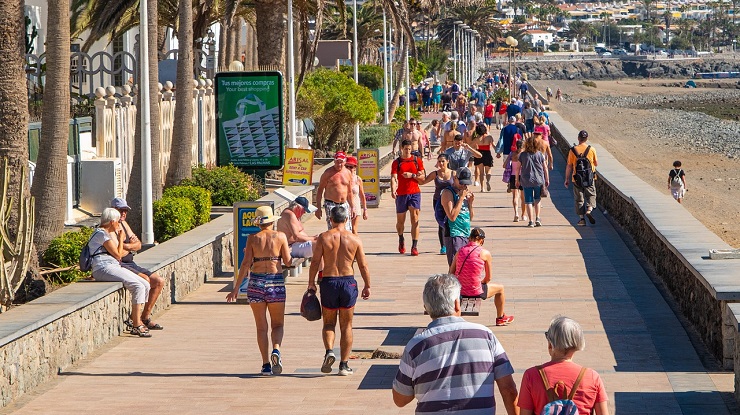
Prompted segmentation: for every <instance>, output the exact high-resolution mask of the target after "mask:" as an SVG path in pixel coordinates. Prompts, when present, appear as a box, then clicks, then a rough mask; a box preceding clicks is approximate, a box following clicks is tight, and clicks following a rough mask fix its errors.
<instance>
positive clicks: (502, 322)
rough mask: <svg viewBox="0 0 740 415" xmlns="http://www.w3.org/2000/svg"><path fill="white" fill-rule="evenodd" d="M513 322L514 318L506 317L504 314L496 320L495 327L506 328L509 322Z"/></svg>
mask: <svg viewBox="0 0 740 415" xmlns="http://www.w3.org/2000/svg"><path fill="white" fill-rule="evenodd" d="M512 321H514V316H507V315H506V314H504V315H503V316H501V317H497V318H496V325H497V326H508V325H509V324H511V322H512Z"/></svg>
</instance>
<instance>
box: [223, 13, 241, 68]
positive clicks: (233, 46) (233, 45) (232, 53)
mask: <svg viewBox="0 0 740 415" xmlns="http://www.w3.org/2000/svg"><path fill="white" fill-rule="evenodd" d="M241 32H242V25H241V23H240V22H239V21H238V20H236V19H235V20H234V21H233V22H232V23H231V27H230V28H229V60H228V64H229V65H231V62H234V61H238V60H239V39H240V38H241ZM226 66H227V67H228V65H226Z"/></svg>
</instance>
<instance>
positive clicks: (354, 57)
mask: <svg viewBox="0 0 740 415" xmlns="http://www.w3.org/2000/svg"><path fill="white" fill-rule="evenodd" d="M352 6H353V7H352V63H354V65H353V66H354V67H355V83H356V84H358V85H359V83H360V76H359V75H358V68H359V66H360V61H359V59H358V58H357V0H353V1H352ZM291 52H292V51H291ZM359 149H360V122H359V121H356V122H355V151H358V150H359Z"/></svg>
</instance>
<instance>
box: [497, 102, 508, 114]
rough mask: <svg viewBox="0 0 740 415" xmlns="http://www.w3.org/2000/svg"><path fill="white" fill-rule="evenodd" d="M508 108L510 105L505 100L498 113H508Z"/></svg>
mask: <svg viewBox="0 0 740 415" xmlns="http://www.w3.org/2000/svg"><path fill="white" fill-rule="evenodd" d="M508 108H509V106H508V105H506V103H505V102H502V103H501V108H499V109H498V113H499V114H501V115H504V114H506V110H507V109H508Z"/></svg>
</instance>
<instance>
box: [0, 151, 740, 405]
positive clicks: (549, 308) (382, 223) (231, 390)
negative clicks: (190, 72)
mask: <svg viewBox="0 0 740 415" xmlns="http://www.w3.org/2000/svg"><path fill="white" fill-rule="evenodd" d="M497 162H498V161H497ZM498 163H500V162H498ZM499 165H500V164H499ZM431 168H433V167H432V166H431V165H430V166H428V169H431ZM387 170H388V168H386V172H385V173H386V174H388V172H387ZM562 171H563V160H562V158H558V159H557V160H556V170H555V171H554V172H553V174H552V180H551V181H552V183H553V184H552V186H551V195H552V198H551V199H549V200H546V201H545V208H544V210H543V213H542V221H543V224H544V226H543V227H541V228H527V227H526V224H525V223H521V222H520V223H513V222H512V219H513V212H512V208H511V203H510V195H509V194H507V193H506V192H505V186H504V184H503V183H502V182H501V181H500V178H499V177H500V175H499V173H500V172H501V170H500V169H498V168H496V169H495V170H494V173H495V174H494V179H492V181H493V185H494V189H493V191H492V192H490V193H476V200H475V207H476V208H475V210H476V217H475V218H474V221H473V222H474V224H475V225H478V226H482V227H483V228H484V229H485V230H486V234H487V235H488V239H487V240H486V245H485V246H486V247H487V248H488V249H490V250H491V251H492V253H493V256H494V260H495V269H496V276H495V278H494V279H495V281H497V282H501V283H503V284H504V285H505V286H506V293H507V306H506V312H507V314H513V315H514V316H515V317H516V319H515V320H514V322H513V324H512V325H510V326H508V327H495V326H494V324H493V323H494V307H493V304H492V302H485V303H484V305H483V307H482V308H483V310H482V313H481V315H480V316H478V317H469V318H468V319H469V320H471V321H473V322H478V323H482V324H485V325H487V326H489V327H491V329H492V330H493V332H494V333H495V334H496V336H497V337H498V338H499V340H500V341H501V342H502V343H503V346H504V348H505V349H506V351H507V353H508V355H509V357H510V359H511V361H512V363H513V365H514V368H515V369H516V374H515V379H516V380H517V382H519V381H520V379H521V375H522V373H523V372H524V370H525V369H527V368H528V367H530V366H533V365H536V364H539V363H542V362H544V361H546V360H548V354H547V343H546V341H545V338H544V336H543V333H544V331H545V330H546V329H547V327H548V324H549V321H550V319H551V318H552V317H553V316H554V315H556V314H565V315H568V316H570V317H572V318H574V319H576V320H578V321H579V322H580V323H581V325H582V326H583V328H584V330H585V334H586V350H585V351H583V352H579V353H577V354H576V357H575V360H576V362H577V363H580V364H583V365H586V366H588V367H591V368H594V369H595V370H597V371H598V372H599V373H600V374H601V376H602V377H603V379H604V382H605V384H606V388H607V391H608V393H609V406H610V410H611V413H616V414H630V415H637V414H712V415H722V414H730V413H737V412H735V411H736V410H737V407H736V406H734V402H732V395H731V391H732V388H733V375H732V374H731V373H729V372H718V373H712V372H708V371H707V369H705V367H704V366H703V365H702V363H701V361H700V359H699V357H698V355H697V352H696V351H695V349H694V348H693V346H692V344H691V342H690V340H689V337H688V336H687V334H686V331H685V330H684V329H683V327H682V326H681V324H680V323H679V321H678V319H677V318H676V317H675V315H674V314H673V313H672V311H671V310H670V309H669V307H668V306H667V304H666V302H665V301H664V300H663V298H662V297H661V295H660V294H659V292H658V291H657V290H656V288H655V287H654V286H653V284H652V283H651V281H650V279H649V278H648V276H647V275H646V274H645V272H644V271H643V269H642V268H641V266H640V264H639V263H638V261H637V260H636V259H635V257H634V256H633V255H632V254H631V253H630V251H629V249H628V248H627V247H626V246H625V244H624V243H623V241H622V239H621V238H620V237H619V235H618V234H617V232H616V231H615V229H614V228H613V227H612V226H611V225H610V224H609V222H608V220H607V219H606V218H605V217H604V216H602V215H601V214H600V213H599V214H597V215H596V220H597V224H596V225H595V226H588V227H576V226H574V225H575V222H576V218H575V215H574V214H573V213H572V210H573V207H572V196H571V193H570V191H569V190H566V189H565V188H564V187H563V186H562V183H563V176H562ZM431 191H432V189H431V188H430V187H429V186H427V187H425V188H424V195H423V206H424V208H425V210H424V212H423V214H422V224H421V225H422V227H421V230H422V236H421V242H420V250H421V255H420V256H418V257H411V256H408V255H400V254H398V253H397V251H396V243H397V238H396V235H395V230H394V223H395V214H394V207H393V203H392V201H391V199H390V197H388V196H385V197H384V199H383V202H382V205H381V207H380V208H379V209H373V210H370V212H369V214H370V219H369V220H368V221H367V222H362V223H361V224H360V233H361V236H362V238H363V241H364V243H365V250H366V252H367V254H368V260H369V264H370V270H371V274H372V293H371V294H372V295H371V298H370V299H369V300H367V301H359V302H358V305H357V309H356V313H355V330H354V349H355V352H356V353H357V354H358V355H366V354H367V353H363V352H372V351H373V350H376V349H380V350H384V351H388V352H400V351H401V350H402V349H403V346H404V345H405V344H406V342H407V341H408V340H409V339H410V338H411V337H412V336H413V335H414V334H415V333H416V332H417V331H418V330H419V329H420V328H422V327H425V326H426V325H427V324H428V322H429V317H428V316H424V315H423V313H422V310H423V308H422V303H421V291H422V287H423V284H424V282H425V280H426V278H427V277H428V276H429V275H431V274H434V273H439V272H444V271H445V269H446V261H445V257H444V256H441V255H438V251H439V245H438V243H437V236H436V235H437V225H436V223H435V222H434V219H433V217H432V214H431ZM306 226H307V230H308V231H309V232H311V233H317V232H320V231H322V230H324V223H323V221H318V220H311V221H309V222H308V223H307V224H306ZM407 229H408V228H407ZM407 241H409V242H410V238H408V237H407ZM307 274H308V273H307V271H304V273H303V274H302V275H301V276H300V277H298V278H295V279H290V280H289V282H288V301H287V316H286V325H285V339H284V343H283V348H282V352H283V357H284V367H285V371H284V373H283V374H282V375H281V376H273V377H262V376H259V374H258V371H259V369H260V365H261V363H262V362H261V360H260V357H259V353H258V352H257V346H256V344H255V342H254V334H255V333H254V332H255V328H254V322H253V319H252V315H251V312H250V310H249V307H248V306H246V305H234V304H226V303H225V302H224V298H225V296H226V294H227V292H228V291H229V290H230V287H231V280H230V279H228V278H224V279H216V280H214V281H209V282H208V283H207V284H205V285H204V286H203V287H202V288H200V289H199V290H197V291H196V292H194V293H193V294H191V295H190V296H188V297H187V298H186V299H185V301H183V302H180V303H178V304H176V305H173V306H172V307H171V308H170V309H169V310H168V311H166V312H165V313H163V314H161V315H159V316H158V318H157V320H158V322H160V323H161V324H162V325H163V326H164V327H165V330H164V331H161V332H155V334H154V337H153V338H151V339H139V338H133V337H128V336H122V337H121V338H119V339H117V340H116V341H115V342H114V343H113V344H111V345H110V346H108V347H106V348H105V349H104V350H102V351H100V352H98V353H96V354H95V355H94V356H92V357H91V358H88V359H86V360H85V361H82V362H79V364H77V365H76V366H75V367H73V368H71V369H68V370H66V371H65V372H62V373H60V374H59V377H58V379H57V380H55V381H53V382H50V383H49V384H48V385H47V386H45V387H44V388H43V389H42V390H39V391H38V392H37V393H34V394H29V395H26V396H24V397H23V398H22V399H20V400H19V402H17V403H16V404H14V405H13V406H11V407H9V408H6V409H5V410H4V411H2V412H3V413H6V412H12V413H17V414H79V413H87V414H105V415H113V414H124V413H126V414H127V413H134V412H141V413H166V414H227V413H230V414H247V413H248V414H271V415H278V414H351V413H356V414H373V415H381V414H411V413H413V412H414V405H415V404H414V403H412V404H411V405H409V406H408V407H406V408H402V409H399V408H396V407H395V406H394V405H393V402H392V399H391V391H390V385H391V382H392V379H393V377H394V375H395V372H396V369H397V365H398V361H397V360H393V359H387V360H384V359H357V360H353V361H351V362H350V366H351V367H353V368H354V370H355V374H354V375H353V376H351V377H340V376H336V370H335V372H334V374H333V375H324V374H322V373H320V371H319V367H320V365H321V360H322V357H323V353H324V350H323V346H322V343H321V336H320V330H321V323H320V322H308V321H306V320H304V319H303V318H302V317H300V315H299V313H298V308H299V303H300V299H301V296H302V294H303V292H304V290H305V287H306V281H307ZM337 346H338V344H337ZM50 347H53V345H50ZM335 369H336V365H335ZM497 393H498V392H497ZM497 400H498V402H500V397H498V398H497ZM728 405H729V407H728ZM499 413H504V411H503V409H502V408H499Z"/></svg>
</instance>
